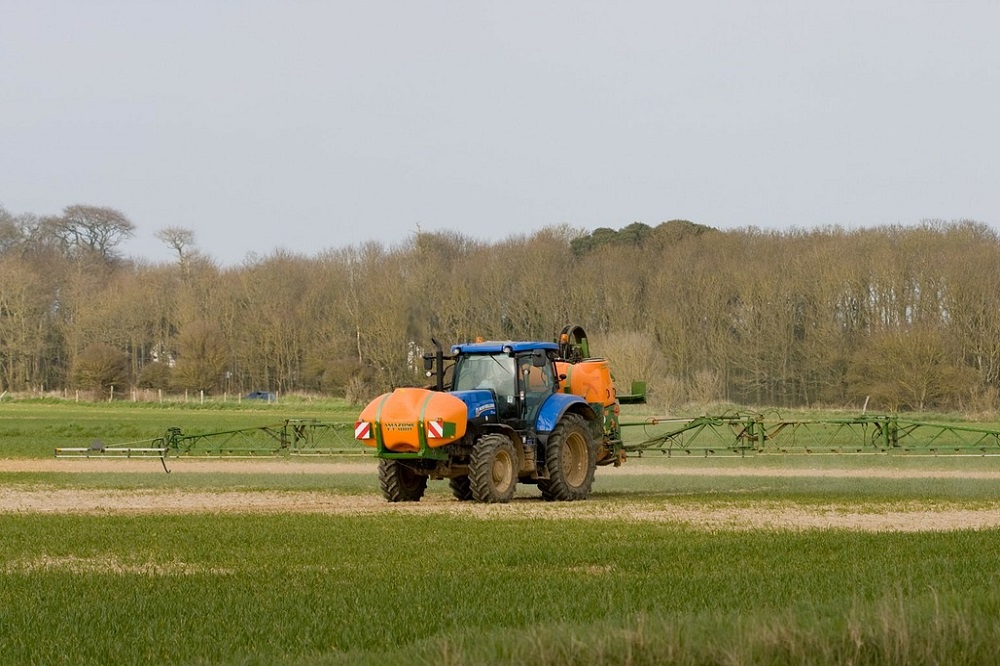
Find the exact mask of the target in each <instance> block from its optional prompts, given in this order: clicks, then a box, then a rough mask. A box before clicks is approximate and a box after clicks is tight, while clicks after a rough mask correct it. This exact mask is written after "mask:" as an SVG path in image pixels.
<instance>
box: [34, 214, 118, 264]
mask: <svg viewBox="0 0 1000 666" xmlns="http://www.w3.org/2000/svg"><path fill="white" fill-rule="evenodd" d="M48 223H49V225H50V230H51V233H52V234H53V235H54V236H56V237H57V238H58V239H59V240H60V241H61V242H62V244H63V248H64V250H65V251H66V252H67V254H70V255H74V256H76V255H95V256H97V257H99V258H100V259H102V260H104V261H111V260H114V259H117V258H118V255H117V247H118V245H119V244H120V243H121V242H122V241H124V240H126V239H128V238H131V237H132V235H133V234H134V233H135V225H134V224H133V223H132V221H131V220H129V219H128V218H127V217H126V216H125V214H124V213H122V212H120V211H117V210H115V209H114V208H106V207H101V206H84V205H79V204H77V205H74V206H67V207H66V208H64V209H63V214H62V217H55V218H48Z"/></svg>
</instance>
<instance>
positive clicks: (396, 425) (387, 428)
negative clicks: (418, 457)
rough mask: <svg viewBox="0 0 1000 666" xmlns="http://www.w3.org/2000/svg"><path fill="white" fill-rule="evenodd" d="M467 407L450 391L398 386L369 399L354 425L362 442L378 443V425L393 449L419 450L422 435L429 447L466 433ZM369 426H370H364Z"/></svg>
mask: <svg viewBox="0 0 1000 666" xmlns="http://www.w3.org/2000/svg"><path fill="white" fill-rule="evenodd" d="M467 415H468V407H467V406H466V404H465V403H464V402H462V401H461V400H459V399H458V398H456V397H455V396H453V395H450V394H448V393H440V392H437V391H429V390H427V389H422V388H398V389H396V390H395V391H393V392H392V393H384V394H382V395H380V396H379V397H377V398H375V399H374V400H372V401H371V402H370V403H368V406H367V407H365V408H364V410H363V411H362V412H361V416H360V417H359V419H358V425H357V426H356V428H355V433H356V435H357V434H358V433H363V434H365V435H367V436H365V437H362V436H360V435H358V438H359V439H360V440H361V442H362V443H363V444H365V445H367V446H375V444H376V440H375V434H374V433H373V432H371V430H374V429H375V428H378V429H379V430H380V434H381V437H382V443H383V445H384V446H385V448H387V449H389V450H390V451H400V452H402V451H411V452H415V451H419V450H420V441H421V438H422V437H423V438H424V440H425V441H426V442H427V446H428V447H430V448H436V447H439V446H444V445H445V444H450V443H452V442H454V441H456V440H459V439H461V438H462V437H463V436H464V435H465V429H466V425H467V423H466V421H467ZM365 426H367V428H366V427H365Z"/></svg>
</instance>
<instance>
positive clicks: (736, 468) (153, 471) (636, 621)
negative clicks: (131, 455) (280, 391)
mask: <svg viewBox="0 0 1000 666" xmlns="http://www.w3.org/2000/svg"><path fill="white" fill-rule="evenodd" d="M326 409H327V408H326V407H325V406H324V407H319V408H316V407H312V408H310V407H309V406H308V405H302V406H300V407H299V408H297V409H295V410H292V411H293V412H294V413H289V411H288V406H287V405H278V406H274V405H272V406H266V405H265V406H261V407H256V408H253V409H250V408H246V406H241V407H240V408H239V409H232V408H230V409H194V408H176V407H175V408H173V409H170V410H167V409H161V408H158V407H139V406H118V405H114V406H107V405H104V406H92V405H86V406H83V405H75V404H71V405H61V404H47V403H46V404H41V403H32V404H26V405H25V404H20V403H13V404H11V403H2V404H0V458H4V459H7V461H8V465H7V467H3V466H2V465H0V535H2V538H0V563H2V564H0V567H2V569H0V582H2V587H0V655H2V660H3V663H4V664H21V663H25V664H27V663H33V664H41V663H45V664H58V663H67V664H109V663H149V662H156V663H194V664H197V663H213V664H216V663H223V664H273V663H278V664H281V663H309V664H314V663H315V664H355V663H363V664H364V663H369V664H386V663H390V664H392V663H397V664H411V663H424V664H440V663H445V664H447V663H453V664H466V663H484V664H485V663H510V664H520V663H538V664H581V665H582V664H602V663H603V664H658V663H680V664H703V663H723V664H744V663H762V664H763V663H766V664H771V663H777V664H782V663H784V664H799V663H876V664H903V663H906V664H911V663H912V664H923V663H926V664H936V663H968V664H978V663H995V661H996V656H995V654H996V647H995V646H996V644H997V642H998V639H1000V623H997V622H996V618H997V617H998V616H1000V592H998V589H1000V586H998V583H1000V567H998V566H997V562H998V561H1000V459H998V458H993V457H961V458H959V457H950V458H945V457H942V458H933V457H912V458H904V457H899V458H896V457H891V456H854V457H851V456H809V457H804V456H789V457H783V456H758V457H754V458H747V459H739V458H718V459H711V458H710V459H666V458H661V457H654V458H647V459H643V460H633V461H630V462H629V463H627V464H626V465H625V466H624V467H623V468H622V469H619V470H614V469H601V470H599V471H598V475H597V482H596V484H595V492H594V495H593V497H592V498H591V499H590V500H588V501H586V502H582V503H572V504H560V503H545V502H543V501H541V500H540V499H539V498H538V493H537V491H535V490H534V489H533V488H530V487H528V488H524V489H523V490H521V491H519V493H518V496H517V497H516V498H515V501H514V502H513V503H511V504H510V505H504V506H490V507H487V506H482V505H470V504H465V503H459V502H456V501H454V500H452V499H451V497H450V495H449V494H448V493H447V486H446V485H445V484H443V483H440V482H439V483H432V484H431V486H430V489H429V493H428V496H427V497H426V498H425V499H424V501H423V502H420V503H419V504H417V505H407V506H389V505H386V504H385V503H383V502H382V501H381V499H380V497H379V496H378V489H377V481H376V478H375V474H374V465H373V462H372V461H371V459H370V458H367V459H366V458H359V459H354V460H356V461H357V462H354V463H351V464H346V465H342V466H341V467H336V466H332V465H329V464H327V463H324V462H320V461H304V462H302V463H286V462H285V461H279V462H277V463H270V462H267V461H249V462H233V463H232V464H228V463H229V461H223V462H221V463H220V462H211V461H204V462H202V461H194V462H188V461H178V462H177V463H176V464H175V465H173V467H172V469H173V471H172V473H171V474H164V473H163V471H162V469H161V468H160V467H159V464H158V463H157V462H156V461H139V462H137V461H107V462H106V463H104V462H102V465H101V466H100V467H92V466H88V465H87V463H89V462H91V461H84V462H83V463H82V464H80V465H79V466H75V465H76V463H75V462H74V461H68V460H67V461H53V460H51V455H52V450H53V448H54V447H55V446H72V445H86V444H87V442H88V440H89V439H90V438H103V439H105V441H108V442H109V443H113V442H115V441H124V440H130V439H134V438H139V437H146V436H156V435H157V434H159V432H160V431H161V430H162V429H163V428H165V427H167V426H169V425H181V426H183V427H184V428H185V430H192V431H194V430H195V429H198V428H202V429H203V430H204V431H210V430H213V429H225V428H232V427H242V426H244V425H254V424H255V423H256V424H259V423H270V422H273V421H274V420H276V418H277V419H280V418H284V417H287V416H294V417H304V416H305V417H311V418H324V419H328V418H330V415H329V414H327V413H326ZM331 411H333V412H334V413H337V410H336V408H334V409H333V410H331ZM341 412H342V414H343V415H344V416H343V418H347V419H350V418H353V412H351V411H350V410H348V409H343V410H341ZM119 462H120V463H121V465H120V466H117V467H116V464H117V463H119ZM14 463H18V465H20V466H19V467H17V466H15V465H14ZM255 465H259V466H257V467H255ZM283 465H284V466H283ZM3 470H6V471H3ZM81 470H86V471H81ZM330 470H334V471H333V472H331V471H330ZM190 498H197V502H198V503H196V504H186V503H185V502H188V501H189V500H190Z"/></svg>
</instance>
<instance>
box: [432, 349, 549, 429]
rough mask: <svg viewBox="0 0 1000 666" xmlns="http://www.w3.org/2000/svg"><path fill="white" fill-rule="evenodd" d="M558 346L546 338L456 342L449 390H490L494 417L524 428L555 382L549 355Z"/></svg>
mask: <svg viewBox="0 0 1000 666" xmlns="http://www.w3.org/2000/svg"><path fill="white" fill-rule="evenodd" d="M557 352H558V347H557V346H556V345H555V344H553V343H546V342H532V343H527V342H513V343H512V342H505V343H500V342H479V343H474V344H468V345H456V346H455V347H453V348H452V353H453V354H454V355H455V367H454V374H453V375H452V391H454V392H463V391H490V392H491V395H492V398H493V401H494V403H495V406H496V416H497V419H498V420H499V421H501V422H503V423H507V424H509V425H512V426H513V427H514V428H515V429H523V428H524V427H525V426H527V424H531V423H534V420H535V416H536V415H537V412H538V408H539V407H540V406H541V404H542V403H543V402H544V401H545V399H546V398H547V397H548V396H550V395H552V394H553V393H554V392H555V391H556V387H557V386H558V381H557V378H556V377H555V373H554V369H553V363H552V359H553V358H554V357H555V356H556V354H557Z"/></svg>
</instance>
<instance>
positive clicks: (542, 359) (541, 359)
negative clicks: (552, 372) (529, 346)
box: [531, 349, 549, 368]
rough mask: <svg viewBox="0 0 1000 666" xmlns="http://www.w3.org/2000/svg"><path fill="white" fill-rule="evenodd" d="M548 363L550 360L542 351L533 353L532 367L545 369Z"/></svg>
mask: <svg viewBox="0 0 1000 666" xmlns="http://www.w3.org/2000/svg"><path fill="white" fill-rule="evenodd" d="M548 363H549V359H548V357H547V356H546V355H545V352H543V351H542V350H541V349H536V350H535V351H533V352H531V365H533V366H535V367H536V368H544V367H545V366H546V365H548Z"/></svg>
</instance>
